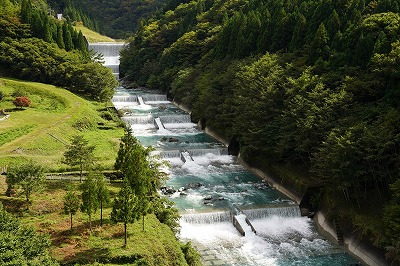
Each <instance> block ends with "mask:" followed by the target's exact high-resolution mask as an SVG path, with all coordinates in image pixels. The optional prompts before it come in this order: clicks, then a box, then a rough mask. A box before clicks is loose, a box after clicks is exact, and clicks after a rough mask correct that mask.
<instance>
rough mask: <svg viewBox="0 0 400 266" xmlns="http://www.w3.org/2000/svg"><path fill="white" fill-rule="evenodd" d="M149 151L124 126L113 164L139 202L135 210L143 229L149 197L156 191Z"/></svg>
mask: <svg viewBox="0 0 400 266" xmlns="http://www.w3.org/2000/svg"><path fill="white" fill-rule="evenodd" d="M149 152H150V149H145V148H144V147H143V146H142V145H141V143H140V142H139V141H138V140H137V139H136V138H135V137H134V136H133V135H132V132H131V130H130V128H126V132H125V135H124V136H123V137H122V139H121V144H120V148H119V151H118V156H117V160H116V162H115V165H114V167H115V169H116V170H118V171H119V172H120V173H121V174H122V175H123V177H124V180H125V182H126V183H127V184H128V185H129V186H130V189H131V190H132V193H133V194H134V195H135V196H136V197H137V200H138V201H139V202H140V204H139V206H138V208H136V211H137V212H139V215H141V216H143V230H144V216H145V215H146V214H147V213H148V212H149V209H150V199H151V198H152V196H153V194H154V192H155V191H156V190H155V189H154V186H153V174H154V172H153V171H152V169H151V168H150V163H149V161H148V159H147V157H148V155H149Z"/></svg>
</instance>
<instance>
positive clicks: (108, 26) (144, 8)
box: [47, 0, 166, 39]
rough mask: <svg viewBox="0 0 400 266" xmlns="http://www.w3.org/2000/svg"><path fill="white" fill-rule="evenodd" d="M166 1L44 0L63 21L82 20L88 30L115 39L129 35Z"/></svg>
mask: <svg viewBox="0 0 400 266" xmlns="http://www.w3.org/2000/svg"><path fill="white" fill-rule="evenodd" d="M165 1H166V0H146V1H141V0H117V1H105V0H102V1H94V0H61V1H58V0H48V1H47V2H48V4H49V5H50V6H51V8H52V9H53V10H55V11H56V12H57V13H62V14H63V16H64V17H65V18H67V20H70V21H78V22H82V23H83V24H84V25H85V26H87V27H88V28H90V29H94V30H96V31H98V32H100V33H102V34H105V35H107V36H110V37H112V38H117V39H126V38H128V37H130V36H131V35H132V34H133V33H134V32H135V30H136V29H137V28H138V27H139V25H140V24H141V21H142V20H143V19H147V18H149V17H150V15H151V14H152V13H153V12H156V11H157V10H158V9H161V7H162V4H163V3H164V2H165Z"/></svg>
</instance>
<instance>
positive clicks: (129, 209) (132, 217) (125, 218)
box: [111, 182, 141, 246]
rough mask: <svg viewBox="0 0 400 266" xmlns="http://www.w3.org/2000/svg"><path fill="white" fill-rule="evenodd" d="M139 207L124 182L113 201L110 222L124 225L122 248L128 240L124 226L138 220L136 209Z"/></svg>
mask: <svg viewBox="0 0 400 266" xmlns="http://www.w3.org/2000/svg"><path fill="white" fill-rule="evenodd" d="M140 205H141V202H139V200H138V197H137V196H136V195H135V194H134V193H133V191H132V189H131V187H130V186H129V184H128V183H126V182H124V185H123V187H122V188H121V190H120V191H119V192H118V195H117V197H116V198H115V199H114V202H113V208H112V212H111V220H112V221H113V222H115V223H118V222H122V223H124V232H125V234H124V246H126V245H127V238H128V233H127V229H126V225H127V224H128V223H133V222H134V221H136V220H138V219H139V217H140V213H139V212H138V208H139V207H140Z"/></svg>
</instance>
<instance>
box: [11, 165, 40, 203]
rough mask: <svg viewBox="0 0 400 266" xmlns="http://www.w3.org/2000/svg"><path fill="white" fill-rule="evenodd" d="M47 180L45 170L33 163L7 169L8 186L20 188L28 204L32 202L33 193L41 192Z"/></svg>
mask: <svg viewBox="0 0 400 266" xmlns="http://www.w3.org/2000/svg"><path fill="white" fill-rule="evenodd" d="M45 180H46V177H45V175H44V168H43V167H42V166H41V165H38V164H36V163H35V162H33V161H27V162H24V163H21V164H14V165H11V166H10V167H9V168H8V169H7V178H6V182H7V184H8V185H9V186H14V185H15V186H17V187H18V188H20V190H21V194H24V195H25V198H26V201H27V202H28V203H30V201H31V195H32V193H33V192H35V191H39V190H40V189H41V188H42V187H43V183H44V181H45ZM28 208H29V207H28Z"/></svg>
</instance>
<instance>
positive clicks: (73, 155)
mask: <svg viewBox="0 0 400 266" xmlns="http://www.w3.org/2000/svg"><path fill="white" fill-rule="evenodd" d="M94 149H95V146H91V145H89V141H88V140H86V139H84V138H83V136H82V135H75V136H73V137H72V139H71V144H70V145H69V146H68V149H67V151H66V152H65V153H64V163H65V164H67V165H69V166H72V167H73V166H79V171H80V177H81V181H82V176H83V174H82V172H83V170H84V169H88V167H89V166H90V165H93V163H94V156H93V151H94Z"/></svg>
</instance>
